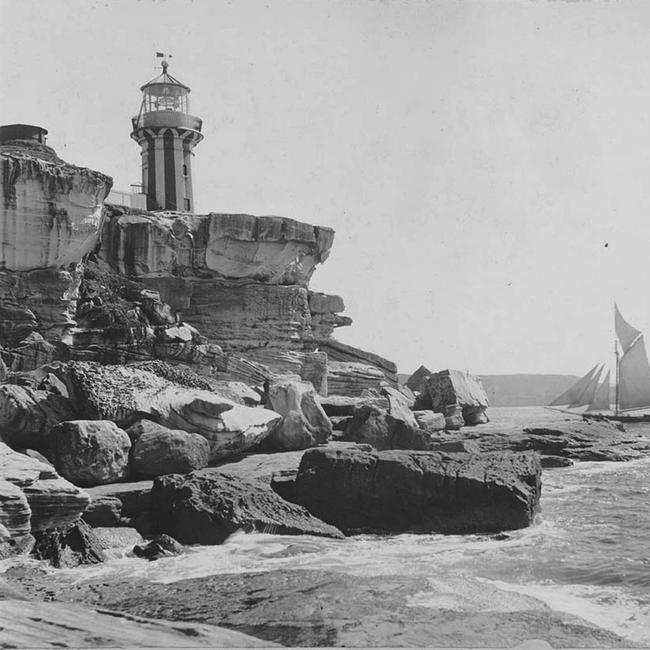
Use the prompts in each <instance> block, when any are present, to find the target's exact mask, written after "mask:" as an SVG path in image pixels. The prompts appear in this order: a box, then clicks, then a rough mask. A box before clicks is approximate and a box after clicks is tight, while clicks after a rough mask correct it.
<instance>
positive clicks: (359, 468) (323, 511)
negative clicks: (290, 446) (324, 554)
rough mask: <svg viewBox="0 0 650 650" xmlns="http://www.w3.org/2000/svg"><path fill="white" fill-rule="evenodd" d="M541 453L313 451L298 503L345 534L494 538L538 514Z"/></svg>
mask: <svg viewBox="0 0 650 650" xmlns="http://www.w3.org/2000/svg"><path fill="white" fill-rule="evenodd" d="M541 473H542V468H541V465H540V462H539V457H538V456H537V455H535V454H530V453H522V454H511V453H510V454H484V455H471V454H444V453H437V452H418V451H385V452H370V451H362V450H354V449H343V450H333V449H310V450H308V451H306V452H305V454H304V455H303V457H302V460H301V462H300V467H299V470H298V475H297V477H296V482H295V489H294V491H293V495H294V496H293V499H294V501H295V502H296V503H299V504H301V505H303V506H305V507H306V508H307V509H308V510H309V512H311V513H312V514H313V515H315V516H316V517H319V518H320V519H322V520H323V521H326V522H327V523H329V524H332V525H333V526H336V527H337V528H340V529H341V530H343V531H345V532H353V533H355V532H383V533H400V532H419V533H455V534H457V533H494V532H499V531H502V530H512V529H517V528H523V527H525V526H529V525H530V524H531V523H532V521H533V518H534V516H535V514H536V513H537V511H538V509H539V498H540V492H541Z"/></svg>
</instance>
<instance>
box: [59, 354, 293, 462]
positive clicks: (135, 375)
mask: <svg viewBox="0 0 650 650" xmlns="http://www.w3.org/2000/svg"><path fill="white" fill-rule="evenodd" d="M61 374H62V376H63V377H64V378H65V380H66V382H67V384H68V386H69V389H70V394H71V396H74V399H75V400H76V403H77V404H79V407H80V409H82V410H83V412H84V414H85V417H88V418H92V419H105V420H112V421H113V422H116V423H117V424H118V425H120V426H130V425H131V424H133V423H134V422H135V421H137V420H139V419H141V418H143V417H144V418H147V419H150V420H154V421H156V422H158V423H160V424H162V425H163V426H166V427H168V428H170V429H181V430H183V431H187V432H189V433H198V434H200V435H201V436H203V437H204V438H205V439H206V440H207V441H208V443H209V445H210V461H211V462H212V461H214V460H219V459H222V458H225V457H227V456H230V455H233V454H237V453H240V452H242V451H246V450H247V449H250V448H251V447H254V446H255V445H257V444H258V443H260V442H261V441H262V440H263V439H264V438H266V436H267V435H268V434H269V433H270V432H271V431H272V429H273V427H274V426H275V425H276V424H277V422H279V420H280V418H281V416H280V415H279V414H278V413H275V412H274V411H270V410H268V409H263V408H252V407H249V406H242V405H241V404H237V403H235V402H233V401H232V400H231V399H229V398H227V397H223V396H222V395H220V394H219V393H218V392H216V390H212V391H209V390H201V389H195V388H189V387H186V386H182V385H180V384H177V383H174V382H171V381H169V380H168V379H165V378H163V377H161V376H159V375H158V374H154V373H152V372H148V371H146V370H143V369H141V368H137V367H133V366H102V365H100V364H98V363H92V362H80V361H73V362H70V363H68V364H66V367H65V368H64V369H63V371H62V372H61Z"/></svg>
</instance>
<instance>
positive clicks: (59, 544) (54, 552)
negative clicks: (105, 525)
mask: <svg viewBox="0 0 650 650" xmlns="http://www.w3.org/2000/svg"><path fill="white" fill-rule="evenodd" d="M35 538H36V544H35V545H34V549H33V550H32V555H33V556H34V557H35V558H36V559H37V560H47V561H48V562H49V563H50V564H52V566H55V567H57V568H61V567H75V566H79V565H80V564H99V563H100V562H103V561H104V560H105V559H106V557H105V555H104V550H103V548H102V545H101V544H100V542H99V540H98V539H97V538H96V537H95V535H94V534H93V531H92V528H91V527H90V526H89V525H88V524H87V523H86V522H85V521H83V520H82V519H78V520H77V521H76V522H74V523H72V524H68V525H67V526H64V527H59V528H56V529H54V530H46V531H42V532H40V533H36V534H35Z"/></svg>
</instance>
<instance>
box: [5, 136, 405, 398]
mask: <svg viewBox="0 0 650 650" xmlns="http://www.w3.org/2000/svg"><path fill="white" fill-rule="evenodd" d="M0 154H1V155H2V164H3V176H2V179H3V196H4V204H3V208H2V215H1V216H0V226H2V233H3V241H2V247H1V250H0V346H1V347H2V348H4V349H0V357H1V358H2V360H3V364H4V365H5V366H6V367H7V368H8V370H9V371H14V372H15V371H23V370H31V369H33V368H36V367H38V366H39V365H41V364H43V363H46V362H48V361H52V360H54V359H67V358H70V357H72V358H75V359H82V360H96V361H100V362H102V363H131V362H134V361H146V360H150V359H162V360H166V361H171V362H173V363H188V364H191V365H193V366H196V367H197V368H199V369H200V372H203V373H204V374H208V375H212V376H219V377H221V378H223V379H227V380H233V379H237V380H243V381H245V382H246V383H248V384H251V385H255V384H258V385H259V384H261V383H262V382H263V381H264V380H265V379H269V378H270V377H271V376H272V375H273V374H274V373H281V374H287V373H289V372H290V373H295V374H299V375H300V376H301V378H302V379H303V380H306V381H311V382H312V383H313V384H314V386H315V388H316V390H317V391H318V392H319V393H320V394H323V395H324V394H327V391H328V385H327V383H328V378H329V377H331V383H332V388H331V390H332V392H333V393H338V394H345V393H346V392H348V391H349V390H357V387H358V386H361V388H366V387H377V386H378V385H379V384H380V383H381V382H382V381H389V382H391V383H395V381H396V369H395V366H394V364H392V363H391V362H390V361H387V360H386V359H383V358H381V357H379V356H377V355H373V354H371V353H366V352H364V351H362V350H357V349H356V348H352V347H350V346H345V345H343V344H339V343H337V342H336V341H335V340H334V339H332V333H333V331H334V329H335V328H337V327H341V326H346V325H349V324H350V323H351V320H350V319H349V318H348V317H346V316H343V315H342V312H343V310H344V305H343V300H342V299H341V298H340V297H339V296H330V295H327V294H323V293H314V292H311V291H310V290H309V287H308V284H309V280H310V278H311V276H312V274H313V272H314V270H315V268H316V266H317V265H318V264H322V263H323V262H324V261H325V260H326V259H327V257H328V256H329V252H330V248H331V246H332V242H333V238H334V232H333V231H332V230H331V229H330V228H326V227H321V226H313V225H311V224H308V223H302V222H299V221H295V220H293V219H287V218H283V217H272V216H268V217H267V216H260V217H257V216H252V215H246V214H217V213H210V214H204V215H197V214H187V213H172V212H157V213H149V212H144V211H138V210H129V209H127V208H122V207H117V206H104V205H103V200H104V197H105V196H106V195H107V193H108V191H109V189H110V186H111V183H112V181H111V179H110V178H108V177H107V176H104V175H103V174H100V173H98V172H94V171H91V170H88V169H83V168H80V167H75V166H73V165H69V164H67V163H65V162H64V161H62V160H61V159H60V158H58V157H57V155H56V153H55V152H54V151H53V150H52V149H51V148H49V147H47V146H45V145H43V144H40V143H38V142H35V141H31V140H16V141H11V142H5V143H4V144H2V145H0ZM34 333H38V334H40V335H42V337H43V338H44V339H45V341H40V342H39V341H35V340H31V339H30V336H32V337H33V335H34ZM61 343H63V344H64V345H61ZM52 344H54V345H52ZM328 360H329V361H331V362H332V364H333V365H332V367H331V368H329V367H328ZM335 364H336V365H335Z"/></svg>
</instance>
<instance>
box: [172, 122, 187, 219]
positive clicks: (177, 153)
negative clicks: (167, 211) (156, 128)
mask: <svg viewBox="0 0 650 650" xmlns="http://www.w3.org/2000/svg"><path fill="white" fill-rule="evenodd" d="M175 136H176V137H174V170H175V172H176V174H175V176H174V183H175V185H176V203H178V209H179V210H185V179H184V178H183V148H182V147H183V144H182V142H183V141H182V140H181V138H180V137H179V136H178V132H176V134H175Z"/></svg>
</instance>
